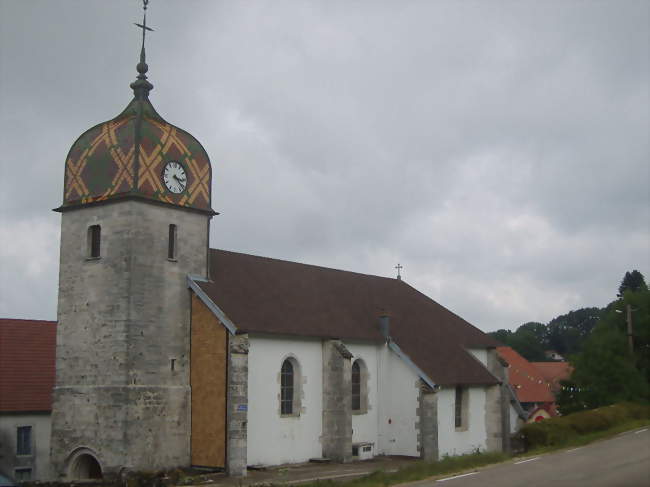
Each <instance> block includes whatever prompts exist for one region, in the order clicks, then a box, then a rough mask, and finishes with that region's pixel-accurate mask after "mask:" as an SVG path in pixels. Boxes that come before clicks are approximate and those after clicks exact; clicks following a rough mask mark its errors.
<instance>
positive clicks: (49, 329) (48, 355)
mask: <svg viewBox="0 0 650 487" xmlns="http://www.w3.org/2000/svg"><path fill="white" fill-rule="evenodd" d="M55 350H56V322H54V321H38V320H17V319H6V318H0V474H1V475H4V476H5V477H9V478H10V479H13V480H14V481H17V482H20V481H25V480H38V479H45V478H47V475H48V472H47V468H48V465H49V455H50V451H49V450H50V416H51V411H52V388H53V387H54V376H55V372H54V356H55Z"/></svg>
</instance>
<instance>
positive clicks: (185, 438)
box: [51, 0, 215, 480]
mask: <svg viewBox="0 0 650 487" xmlns="http://www.w3.org/2000/svg"><path fill="white" fill-rule="evenodd" d="M147 2H148V0H145V1H144V6H145V14H146V4H147ZM138 26H139V27H141V28H142V50H141V54H140V62H139V63H138V65H137V71H138V75H137V79H136V81H134V82H133V83H132V84H131V88H132V89H133V93H134V97H133V99H132V101H131V102H130V103H129V104H128V106H127V107H126V108H125V109H124V111H122V113H120V114H119V115H118V116H117V117H115V118H113V119H111V120H109V121H107V122H103V123H100V124H98V125H95V126H94V127H92V128H90V129H88V130H87V131H86V132H84V133H83V134H82V135H81V136H80V137H79V138H78V139H77V140H76V142H75V143H74V144H73V145H72V148H71V149H70V151H69V153H68V156H67V159H66V161H65V181H64V192H63V204H62V205H61V206H60V207H59V208H57V209H56V211H59V212H60V213H61V254H60V274H59V300H58V329H57V350H56V386H55V389H54V404H53V412H52V437H51V465H52V469H53V476H54V477H55V478H57V479H69V480H74V479H80V478H96V477H100V476H106V475H111V474H118V473H120V472H123V470H124V469H129V470H156V469H164V468H172V467H177V466H187V465H189V463H190V414H191V411H190V399H191V397H190V396H191V391H190V370H189V363H190V362H189V359H190V355H189V354H190V293H189V291H188V289H187V284H186V276H187V275H188V274H191V275H198V276H204V277H207V272H208V270H207V269H208V265H207V259H208V235H209V224H210V219H211V217H212V216H213V215H214V214H215V213H214V211H213V210H212V208H211V167H210V160H209V158H208V155H207V153H206V151H205V150H204V149H203V147H202V146H201V144H200V143H199V142H198V141H197V140H196V139H195V138H194V137H192V135H190V134H189V133H187V132H185V131H184V130H181V129H180V128H178V127H175V126H174V125H171V124H170V123H168V122H166V121H165V120H164V119H163V118H162V117H161V116H160V115H158V113H157V112H156V110H155V109H154V107H153V105H152V104H151V102H150V100H149V93H150V91H151V90H152V89H153V85H152V84H151V83H150V82H149V81H148V80H147V76H146V73H147V71H148V66H147V64H146V62H145V50H144V40H145V33H146V31H147V30H151V29H149V27H147V26H146V16H145V20H144V21H143V23H142V24H141V25H140V24H138Z"/></svg>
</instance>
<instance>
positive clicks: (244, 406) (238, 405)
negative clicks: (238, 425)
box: [237, 404, 248, 411]
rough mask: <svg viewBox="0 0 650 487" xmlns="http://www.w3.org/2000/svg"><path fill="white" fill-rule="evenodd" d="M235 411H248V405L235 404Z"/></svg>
mask: <svg viewBox="0 0 650 487" xmlns="http://www.w3.org/2000/svg"><path fill="white" fill-rule="evenodd" d="M237 411H248V404H237Z"/></svg>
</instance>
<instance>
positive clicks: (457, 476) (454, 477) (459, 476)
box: [436, 472, 478, 482]
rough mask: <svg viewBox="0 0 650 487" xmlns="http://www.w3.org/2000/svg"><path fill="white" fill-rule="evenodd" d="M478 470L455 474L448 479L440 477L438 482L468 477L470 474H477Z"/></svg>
mask: <svg viewBox="0 0 650 487" xmlns="http://www.w3.org/2000/svg"><path fill="white" fill-rule="evenodd" d="M477 473H478V472H470V473H464V474H462V475H454V476H453V477H447V478H446V479H438V480H436V482H447V480H454V479H459V478H461V477H467V476H468V475H476V474H477Z"/></svg>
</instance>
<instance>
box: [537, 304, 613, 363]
mask: <svg viewBox="0 0 650 487" xmlns="http://www.w3.org/2000/svg"><path fill="white" fill-rule="evenodd" d="M601 314H602V310H601V309H600V308H582V309H578V310H574V311H569V312H568V313H566V314H563V315H560V316H558V317H556V318H553V319H552V320H551V321H549V323H548V325H547V342H548V348H550V349H551V350H555V351H556V352H558V353H559V354H560V355H564V356H568V355H571V354H574V353H576V352H578V351H580V349H581V348H582V344H583V342H584V341H585V339H586V338H587V337H588V336H589V334H590V333H591V330H592V329H593V328H594V326H596V323H597V322H598V320H599V319H600V316H601Z"/></svg>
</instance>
